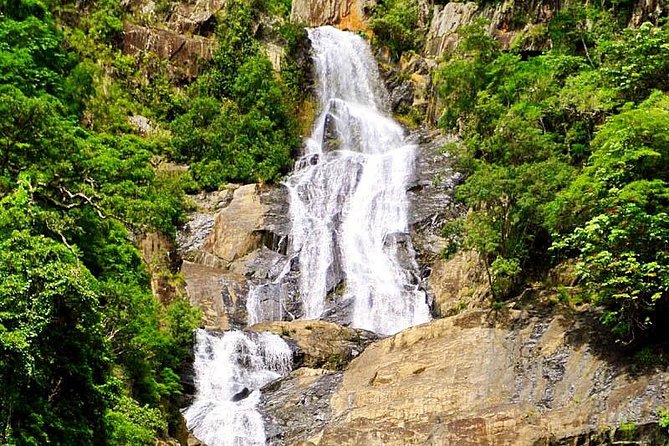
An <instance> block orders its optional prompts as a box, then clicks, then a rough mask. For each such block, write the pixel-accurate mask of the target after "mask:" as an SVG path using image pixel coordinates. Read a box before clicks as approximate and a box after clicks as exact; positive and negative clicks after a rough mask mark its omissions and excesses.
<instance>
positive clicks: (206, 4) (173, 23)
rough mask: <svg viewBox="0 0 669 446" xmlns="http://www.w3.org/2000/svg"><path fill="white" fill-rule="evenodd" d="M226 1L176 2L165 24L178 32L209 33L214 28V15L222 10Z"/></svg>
mask: <svg viewBox="0 0 669 446" xmlns="http://www.w3.org/2000/svg"><path fill="white" fill-rule="evenodd" d="M226 3H227V2H226V0H196V1H195V2H193V3H191V2H177V3H176V5H175V6H174V9H173V10H172V14H171V15H170V18H169V21H168V22H167V26H168V27H169V28H170V29H172V30H173V31H175V32H177V33H180V34H184V33H188V34H199V35H210V34H212V33H213V32H214V31H215V30H216V15H217V14H218V13H219V12H221V11H223V9H224V8H225V6H226Z"/></svg>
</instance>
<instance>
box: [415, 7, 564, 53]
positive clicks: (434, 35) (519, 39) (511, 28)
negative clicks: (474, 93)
mask: <svg viewBox="0 0 669 446" xmlns="http://www.w3.org/2000/svg"><path fill="white" fill-rule="evenodd" d="M563 3H564V2H561V1H559V0H531V1H516V0H506V1H504V2H494V3H492V4H485V5H484V6H479V5H478V4H477V3H474V2H467V3H460V2H448V3H446V4H445V5H443V6H442V5H435V7H434V13H433V17H432V22H431V23H430V29H429V31H428V34H427V38H426V42H425V53H426V54H427V55H429V56H433V57H437V56H440V55H442V54H444V53H445V52H448V51H452V50H453V49H455V47H456V46H457V44H458V41H459V36H458V34H457V32H458V30H459V29H460V28H461V27H462V26H464V25H469V24H472V23H474V22H475V20H476V19H478V18H483V19H485V20H486V21H488V22H489V25H488V32H489V33H490V35H491V36H493V37H495V38H496V39H497V40H498V41H499V42H500V45H501V47H502V48H503V49H508V48H510V47H511V46H512V44H514V43H515V44H518V45H519V47H520V48H521V49H523V50H524V51H542V50H545V49H548V48H549V47H550V41H549V40H548V37H547V36H543V37H541V36H537V35H535V34H537V33H532V30H533V29H535V28H537V27H541V26H543V25H545V24H547V23H548V22H549V21H550V20H551V19H552V18H553V17H554V16H555V14H556V13H557V12H558V11H559V9H560V7H561V6H563ZM531 36H534V37H531ZM525 37H526V38H525Z"/></svg>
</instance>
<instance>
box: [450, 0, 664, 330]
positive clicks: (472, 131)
mask: <svg viewBox="0 0 669 446" xmlns="http://www.w3.org/2000/svg"><path fill="white" fill-rule="evenodd" d="M628 6H629V5H622V4H621V3H620V2H618V3H617V4H616V5H615V7H616V8H618V7H621V8H622V7H624V8H628ZM484 28H485V23H478V24H475V25H473V26H472V27H470V28H465V29H463V31H462V42H461V44H460V47H459V48H458V50H457V51H456V52H455V53H454V54H453V55H452V56H450V57H449V58H447V59H446V60H445V61H444V63H443V64H442V66H441V67H440V70H439V72H438V78H437V81H438V91H439V93H440V95H441V97H442V99H443V101H444V103H445V106H446V109H445V112H444V114H443V116H442V118H441V124H442V125H443V126H444V127H446V128H448V129H453V130H456V129H457V130H458V131H459V133H460V135H461V136H462V143H461V144H460V146H459V147H457V148H456V149H455V150H454V148H453V147H451V148H450V149H449V150H450V151H451V152H453V153H454V154H456V155H457V156H458V163H459V168H460V170H461V171H463V172H465V173H467V174H468V178H467V180H466V181H465V183H464V184H463V185H462V186H460V187H459V188H458V190H457V196H458V198H459V199H460V200H461V201H462V202H464V203H465V204H466V205H467V206H468V207H469V208H470V209H471V212H470V213H469V214H467V216H465V217H463V218H462V219H461V220H460V222H459V223H457V224H453V225H452V226H453V227H459V230H460V236H459V237H456V238H454V240H455V243H454V244H453V246H455V247H459V246H462V247H465V248H470V249H476V250H478V251H479V252H480V253H481V254H483V256H482V258H483V260H484V263H485V266H486V270H487V272H488V277H489V279H490V283H491V287H492V290H493V293H494V294H495V297H497V298H500V297H504V296H508V295H511V294H513V293H514V292H515V291H517V289H518V288H519V287H522V286H523V284H524V283H526V282H527V281H528V280H531V279H532V278H533V277H535V276H537V275H539V276H540V275H541V274H543V272H544V271H545V270H546V268H547V267H548V266H550V260H551V255H552V256H553V258H555V259H557V258H560V257H564V256H576V257H577V258H578V260H579V262H578V265H577V267H578V271H579V272H580V276H581V281H582V284H583V285H584V287H585V288H586V289H587V290H588V293H589V295H590V299H591V300H592V301H593V302H594V303H596V304H598V305H599V306H600V307H601V309H602V310H603V316H602V321H603V323H604V324H605V325H607V326H608V327H609V328H610V329H611V330H612V332H613V334H614V335H615V337H616V338H617V339H619V340H621V341H623V342H631V341H633V340H636V341H642V340H644V339H648V337H649V336H652V335H653V334H657V333H658V331H657V330H658V327H659V326H661V324H662V323H664V320H665V319H666V318H667V317H668V316H669V305H668V304H669V301H668V300H667V299H669V270H668V268H669V263H668V261H667V259H668V252H667V250H666V249H664V247H666V246H669V219H668V217H667V215H668V213H669V212H668V206H669V188H668V187H667V181H669V170H668V167H667V166H669V161H668V159H667V157H668V156H669V152H667V147H669V140H668V139H667V131H666V129H667V128H669V120H668V104H669V102H668V101H667V99H666V94H665V93H660V92H657V93H652V90H653V89H658V88H659V89H666V85H668V84H669V83H668V82H667V81H668V80H669V79H667V76H668V74H667V73H668V72H667V60H669V57H667V56H668V55H667V54H665V53H666V51H667V48H669V34H668V30H669V27H668V26H667V25H663V26H652V25H650V24H644V25H643V26H641V27H640V28H638V29H621V28H620V26H619V25H618V24H617V23H616V20H614V19H613V17H612V15H611V10H610V9H602V8H600V7H596V6H587V5H576V4H572V5H569V6H568V7H566V8H564V9H563V10H562V11H561V12H560V14H559V15H558V17H556V19H555V20H553V21H551V24H550V29H549V32H550V34H551V37H552V39H553V42H554V49H553V50H552V51H549V52H547V53H546V54H543V55H540V56H537V57H531V58H528V59H526V60H523V59H522V58H521V57H520V55H516V54H513V53H512V52H509V53H504V52H501V51H499V49H498V48H497V46H496V44H495V42H494V41H493V40H492V39H491V38H489V37H487V34H486V32H485V30H484ZM449 231H450V230H449ZM551 245H552V248H551ZM549 248H551V249H550V251H549ZM451 251H452V249H451Z"/></svg>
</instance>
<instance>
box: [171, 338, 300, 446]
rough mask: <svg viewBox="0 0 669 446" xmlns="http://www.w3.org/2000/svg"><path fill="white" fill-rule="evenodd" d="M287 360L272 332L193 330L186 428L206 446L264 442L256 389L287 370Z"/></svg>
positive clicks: (284, 349) (245, 445)
mask: <svg viewBox="0 0 669 446" xmlns="http://www.w3.org/2000/svg"><path fill="white" fill-rule="evenodd" d="M291 363H292V351H291V350H290V347H289V346H288V345H287V344H286V343H285V342H284V341H283V339H281V338H280V337H279V336H277V335H274V334H271V333H243V332H241V331H229V332H226V333H223V334H221V335H214V334H210V333H207V332H206V331H204V330H198V332H197V340H196V347H195V367H194V368H195V384H196V386H197V394H196V395H195V401H194V403H193V405H192V406H190V407H189V408H188V409H187V410H186V411H185V412H184V418H185V419H186V423H187V426H188V429H189V430H190V431H191V432H193V434H194V435H195V436H196V437H197V438H199V439H200V440H202V441H203V442H204V443H205V444H207V445H208V446H262V445H264V444H265V426H264V423H263V420H262V415H261V414H260V412H258V410H257V406H258V403H259V402H260V391H259V389H260V388H261V387H263V386H264V385H266V384H268V383H270V382H272V381H274V380H275V379H277V378H279V377H281V376H282V375H285V374H286V373H288V372H289V371H290V368H291Z"/></svg>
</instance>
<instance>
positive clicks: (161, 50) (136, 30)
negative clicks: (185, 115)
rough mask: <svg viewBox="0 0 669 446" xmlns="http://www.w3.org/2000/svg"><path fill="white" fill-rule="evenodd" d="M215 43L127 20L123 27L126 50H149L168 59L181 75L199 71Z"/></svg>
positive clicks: (210, 54) (127, 52) (209, 55)
mask: <svg viewBox="0 0 669 446" xmlns="http://www.w3.org/2000/svg"><path fill="white" fill-rule="evenodd" d="M214 47H215V43H214V41H213V40H210V39H206V38H204V37H199V36H194V37H186V36H185V35H182V34H179V33H177V32H175V31H170V30H166V29H159V28H151V27H147V26H140V25H134V24H131V23H126V24H125V25H124V27H123V53H124V54H130V55H136V54H139V53H142V52H145V51H149V52H152V53H155V54H157V55H158V57H159V58H160V59H163V60H168V61H169V62H170V66H171V67H173V69H174V70H175V71H176V72H175V73H174V74H175V75H177V76H180V77H190V78H192V77H194V76H196V75H197V74H198V72H199V68H200V66H201V61H203V60H208V59H210V58H211V57H212V55H213V52H214Z"/></svg>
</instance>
